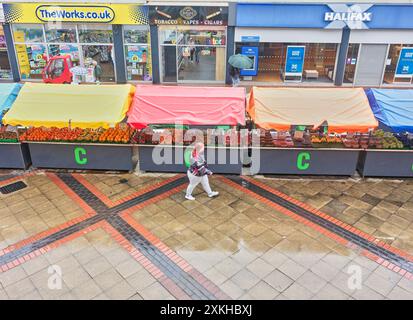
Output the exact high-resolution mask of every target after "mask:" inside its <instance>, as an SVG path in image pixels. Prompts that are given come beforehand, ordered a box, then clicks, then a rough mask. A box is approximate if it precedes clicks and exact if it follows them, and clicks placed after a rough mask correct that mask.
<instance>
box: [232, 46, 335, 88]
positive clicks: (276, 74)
mask: <svg viewBox="0 0 413 320" xmlns="http://www.w3.org/2000/svg"><path fill="white" fill-rule="evenodd" d="M244 46H254V47H255V46H257V47H258V73H257V75H256V76H253V77H252V80H253V81H259V82H278V83H282V82H283V81H284V71H285V63H286V54H287V48H288V47H289V46H305V53H304V65H303V73H302V81H303V82H327V83H328V82H330V83H332V82H333V79H334V69H335V64H336V57H337V48H338V44H336V43H269V42H261V43H259V44H257V43H246V42H243V43H237V44H236V53H241V52H242V47H244Z"/></svg>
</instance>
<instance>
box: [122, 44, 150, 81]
mask: <svg viewBox="0 0 413 320" xmlns="http://www.w3.org/2000/svg"><path fill="white" fill-rule="evenodd" d="M150 57H151V52H150V47H149V46H145V45H141V46H140V45H135V46H133V45H127V46H125V59H126V72H127V79H128V81H152V63H151V61H150Z"/></svg>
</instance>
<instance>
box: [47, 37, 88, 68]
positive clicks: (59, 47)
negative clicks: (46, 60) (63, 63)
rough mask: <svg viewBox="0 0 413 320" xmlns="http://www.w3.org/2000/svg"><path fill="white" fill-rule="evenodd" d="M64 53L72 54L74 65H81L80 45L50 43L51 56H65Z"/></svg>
mask: <svg viewBox="0 0 413 320" xmlns="http://www.w3.org/2000/svg"><path fill="white" fill-rule="evenodd" d="M63 55H70V60H71V61H72V63H73V65H75V66H76V65H79V63H80V57H79V47H78V46H77V45H73V44H66V43H64V44H50V45H49V56H51V57H54V56H63Z"/></svg>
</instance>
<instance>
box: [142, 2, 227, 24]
mask: <svg viewBox="0 0 413 320" xmlns="http://www.w3.org/2000/svg"><path fill="white" fill-rule="evenodd" d="M149 21H150V24H154V25H207V26H225V25H227V23H228V8H227V7H208V6H205V7H198V6H196V7H192V6H186V7H183V6H177V7H171V6H150V8H149Z"/></svg>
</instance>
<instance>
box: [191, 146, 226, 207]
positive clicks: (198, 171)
mask: <svg viewBox="0 0 413 320" xmlns="http://www.w3.org/2000/svg"><path fill="white" fill-rule="evenodd" d="M204 149H205V146H204V144H203V143H202V142H197V143H196V144H195V148H194V150H193V151H192V154H191V166H190V167H189V169H188V173H187V174H188V179H189V185H188V188H187V189H186V195H185V198H186V199H187V200H195V198H194V197H193V196H192V192H193V191H194V189H195V187H196V186H197V185H198V184H199V183H201V184H202V187H203V188H204V190H205V192H206V193H207V194H208V197H210V198H212V197H216V196H217V195H218V194H219V192H217V191H212V190H211V187H210V186H209V181H208V176H209V175H211V174H212V171H211V170H209V169H208V165H207V163H206V161H205V158H204Z"/></svg>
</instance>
